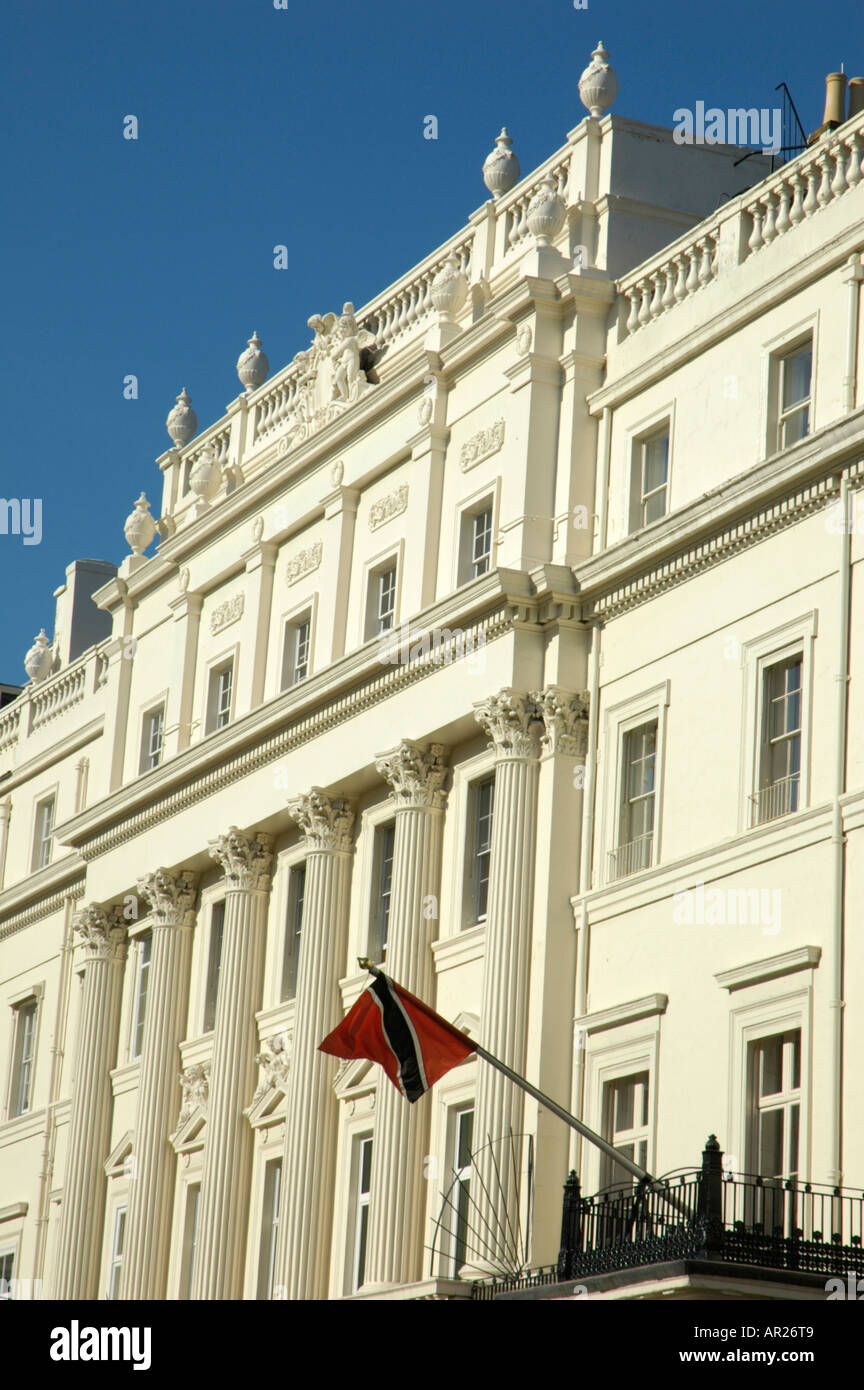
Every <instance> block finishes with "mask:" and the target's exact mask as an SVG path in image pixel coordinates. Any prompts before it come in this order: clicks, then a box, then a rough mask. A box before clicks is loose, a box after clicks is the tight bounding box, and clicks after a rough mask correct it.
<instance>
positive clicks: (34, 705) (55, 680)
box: [30, 665, 87, 733]
mask: <svg viewBox="0 0 864 1390" xmlns="http://www.w3.org/2000/svg"><path fill="white" fill-rule="evenodd" d="M86 683H87V669H86V667H85V666H83V665H82V666H78V667H72V668H71V669H69V670H68V671H59V672H58V673H57V675H56V676H52V677H50V678H49V679H48V680H47V681H45V683H44V685H41V686H39V687H38V688H37V689H36V690H35V691H34V693H33V695H32V697H31V714H30V731H31V733H32V732H33V730H34V729H38V728H39V727H40V725H42V724H46V723H47V722H48V720H49V719H53V718H54V717H55V715H58V714H62V713H63V712H64V711H65V710H67V709H71V707H72V706H73V705H77V704H78V703H79V701H81V700H83V699H84V691H85V686H86Z"/></svg>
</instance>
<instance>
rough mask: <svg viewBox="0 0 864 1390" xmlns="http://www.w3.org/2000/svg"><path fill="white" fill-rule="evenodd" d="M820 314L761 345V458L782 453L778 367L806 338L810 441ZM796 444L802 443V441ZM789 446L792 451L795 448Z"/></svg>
mask: <svg viewBox="0 0 864 1390" xmlns="http://www.w3.org/2000/svg"><path fill="white" fill-rule="evenodd" d="M820 312H821V311H819V310H816V312H815V313H813V314H809V315H807V317H806V318H803V319H799V320H798V322H797V323H794V324H791V325H790V326H789V327H787V328H785V329H784V330H783V332H782V333H777V334H775V335H774V336H773V337H771V338H769V339H767V340H765V341H764V342H763V343H762V370H761V373H760V377H761V382H760V385H761V402H762V405H761V417H762V418H761V421H760V439H761V443H762V448H763V450H764V454H763V457H764V458H771V457H773V455H774V454H777V453H782V452H785V450H784V449H782V448H781V445H780V390H781V381H782V370H781V366H780V364H781V361H782V359H783V358H784V357H786V356H788V355H789V354H790V353H793V352H794V351H795V349H796V348H798V347H803V346H804V343H805V342H806V340H807V339H808V337H809V338H810V340H811V346H812V353H813V359H812V366H811V369H810V415H809V425H810V428H809V430H808V433H807V435H806V436H805V438H809V436H810V435H812V434H814V433H815V431H816V428H817V424H816V405H817V400H816V390H815V387H816V376H817V370H818V363H819V331H820ZM799 442H801V443H803V441H799ZM788 447H789V448H794V447H795V445H789V446H788Z"/></svg>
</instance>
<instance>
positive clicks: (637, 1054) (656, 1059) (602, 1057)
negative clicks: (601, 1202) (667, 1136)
mask: <svg viewBox="0 0 864 1390" xmlns="http://www.w3.org/2000/svg"><path fill="white" fill-rule="evenodd" d="M662 1016H663V1015H662V1014H660V1013H658V1014H654V1015H652V1016H650V1017H648V1018H641V1019H636V1020H634V1021H633V1022H630V1023H625V1024H622V1025H621V1026H620V1027H610V1028H605V1029H602V1030H597V1031H592V1030H591V1028H590V1024H589V1025H588V1030H587V1036H586V1038H585V1095H586V1100H587V1110H588V1115H589V1116H590V1118H587V1119H586V1124H588V1125H589V1126H590V1128H591V1129H593V1130H594V1131H595V1133H597V1134H603V1133H604V1128H603V1127H604V1123H605V1118H606V1101H607V1096H608V1091H607V1089H606V1088H607V1086H609V1085H611V1084H612V1083H613V1082H616V1081H623V1080H625V1079H626V1078H627V1077H630V1076H638V1075H639V1074H640V1073H642V1072H645V1073H647V1076H648V1143H647V1153H648V1158H647V1162H646V1165H645V1167H646V1169H647V1171H648V1172H649V1173H653V1171H654V1166H655V1161H656V1156H657V1117H658V1114H659V1105H658V1089H659V1087H658V1076H659V1067H660V1020H661V1018H662ZM604 1160H605V1155H604V1154H602V1153H601V1151H600V1150H599V1149H598V1148H596V1147H595V1146H594V1145H593V1144H583V1146H582V1166H583V1170H584V1178H583V1183H582V1191H583V1192H584V1193H586V1194H588V1195H591V1194H592V1193H595V1192H600V1191H601V1190H602V1187H603V1181H604V1177H605V1175H606V1162H607V1161H611V1160H605V1161H604ZM581 1176H582V1175H581V1174H580V1177H581ZM626 1181H627V1179H626V1177H625V1172H624V1169H623V1168H619V1169H617V1176H616V1177H615V1178H614V1179H613V1182H615V1183H616V1184H617V1183H619V1182H622V1183H623V1182H626Z"/></svg>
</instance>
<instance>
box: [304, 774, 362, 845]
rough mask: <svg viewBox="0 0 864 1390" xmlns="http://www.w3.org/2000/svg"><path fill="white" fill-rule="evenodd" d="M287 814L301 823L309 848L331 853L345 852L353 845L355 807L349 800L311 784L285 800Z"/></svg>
mask: <svg viewBox="0 0 864 1390" xmlns="http://www.w3.org/2000/svg"><path fill="white" fill-rule="evenodd" d="M288 814H289V815H290V816H291V817H292V818H293V819H294V820H296V822H297V824H298V825H299V826H300V829H301V830H302V831H303V834H304V836H305V839H306V844H307V846H308V847H309V849H321V850H329V851H330V852H331V853H336V852H340V853H347V852H348V851H350V850H351V849H352V847H353V846H352V840H351V829H352V826H353V825H354V811H353V809H352V806H351V803H350V801H345V800H344V799H343V798H342V797H339V796H332V797H331V796H328V795H327V793H326V792H324V791H322V790H321V788H320V787H312V788H311V790H310V791H308V792H306V793H305V794H304V795H303V796H298V797H297V798H296V799H295V800H294V801H290V802H289V803H288Z"/></svg>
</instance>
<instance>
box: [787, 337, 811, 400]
mask: <svg viewBox="0 0 864 1390" xmlns="http://www.w3.org/2000/svg"><path fill="white" fill-rule="evenodd" d="M812 370H813V351H812V348H811V347H809V346H808V347H806V348H802V349H801V350H800V351H799V352H795V353H792V354H791V355H790V356H789V357H785V358H784V359H783V401H782V405H783V409H784V410H788V408H789V406H792V405H797V404H798V402H799V401H804V400H807V399H808V397H809V395H810V377H811V373H812Z"/></svg>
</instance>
